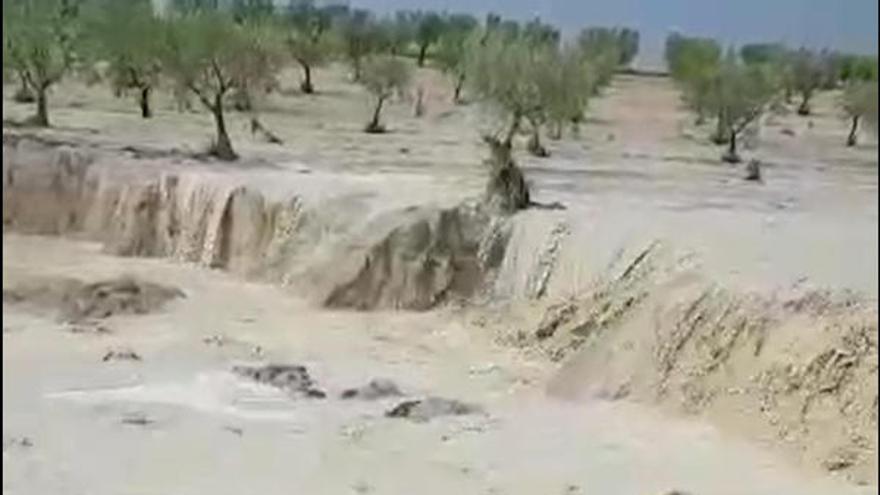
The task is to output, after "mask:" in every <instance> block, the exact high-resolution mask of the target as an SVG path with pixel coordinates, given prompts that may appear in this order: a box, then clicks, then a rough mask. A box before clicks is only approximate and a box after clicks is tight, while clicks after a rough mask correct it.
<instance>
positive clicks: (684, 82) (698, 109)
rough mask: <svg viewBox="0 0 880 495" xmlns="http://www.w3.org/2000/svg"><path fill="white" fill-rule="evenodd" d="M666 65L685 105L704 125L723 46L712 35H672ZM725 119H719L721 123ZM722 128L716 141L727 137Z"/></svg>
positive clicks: (666, 55) (718, 131)
mask: <svg viewBox="0 0 880 495" xmlns="http://www.w3.org/2000/svg"><path fill="white" fill-rule="evenodd" d="M665 57H666V65H667V67H668V69H669V72H670V74H671V75H672V78H673V79H675V81H676V82H677V83H678V85H679V87H680V88H681V89H682V98H683V99H684V102H685V104H687V105H688V107H689V108H690V109H691V110H693V112H694V113H695V114H696V116H697V122H696V123H697V125H702V124H703V123H704V122H705V120H706V117H707V116H708V113H709V106H710V101H709V100H710V97H711V92H712V87H713V81H714V80H715V77H716V75H717V72H718V67H719V64H720V61H721V47H720V46H719V45H718V43H717V42H716V41H715V40H713V39H709V38H693V37H685V36H681V35H679V34H672V35H670V36H669V37H668V38H667V39H666V53H665ZM721 122H722V121H721V120H719V123H721ZM726 135H727V133H726V132H724V130H723V129H719V130H717V131H716V136H715V137H716V138H717V140H726Z"/></svg>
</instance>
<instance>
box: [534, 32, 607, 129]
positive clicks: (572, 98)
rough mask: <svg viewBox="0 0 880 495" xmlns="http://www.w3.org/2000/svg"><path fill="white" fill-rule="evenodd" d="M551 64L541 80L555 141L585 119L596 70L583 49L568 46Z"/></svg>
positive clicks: (544, 102)
mask: <svg viewBox="0 0 880 495" xmlns="http://www.w3.org/2000/svg"><path fill="white" fill-rule="evenodd" d="M550 60H551V64H549V66H548V67H547V68H546V71H545V72H543V73H539V74H538V76H540V77H541V79H540V81H541V95H542V102H543V103H542V106H543V108H544V112H545V113H546V119H547V123H548V124H549V131H548V135H549V136H550V138H551V139H560V138H561V137H562V128H563V126H564V125H565V124H568V123H573V124H574V123H577V122H580V121H581V120H582V119H583V113H584V110H585V109H586V108H587V104H588V102H589V98H590V95H591V94H592V93H593V85H594V84H595V80H594V77H593V73H592V70H593V69H592V68H591V67H590V65H589V63H588V62H587V61H585V60H584V57H583V55H582V54H581V53H580V49H579V48H578V47H576V46H572V45H568V46H565V47H563V48H562V50H561V51H558V52H554V55H553V56H552V57H551V58H550Z"/></svg>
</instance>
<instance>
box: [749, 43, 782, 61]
mask: <svg viewBox="0 0 880 495" xmlns="http://www.w3.org/2000/svg"><path fill="white" fill-rule="evenodd" d="M739 55H740V58H741V59H742V61H743V62H744V63H746V64H748V65H765V64H780V63H784V61H785V59H786V57H787V56H788V49H787V48H786V47H785V45H783V44H782V43H751V44H747V45H743V46H742V47H741V48H740V50H739Z"/></svg>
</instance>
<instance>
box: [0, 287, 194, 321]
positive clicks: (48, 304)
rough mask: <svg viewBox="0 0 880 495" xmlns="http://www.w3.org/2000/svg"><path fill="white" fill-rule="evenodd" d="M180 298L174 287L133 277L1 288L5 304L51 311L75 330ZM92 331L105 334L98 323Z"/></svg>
mask: <svg viewBox="0 0 880 495" xmlns="http://www.w3.org/2000/svg"><path fill="white" fill-rule="evenodd" d="M183 297H184V294H183V292H181V291H180V290H178V289H176V288H172V287H167V286H164V285H160V284H156V283H153V282H147V281H142V280H138V279H136V278H133V277H120V278H117V279H111V280H101V281H98V282H83V281H81V280H77V279H72V278H61V279H50V280H32V281H29V282H26V283H23V284H20V285H16V286H14V287H11V288H9V289H3V302H4V303H11V304H25V305H28V306H31V307H33V308H35V309H37V310H49V311H54V312H55V313H56V314H57V319H58V320H59V321H61V322H65V323H70V324H75V325H72V327H71V331H72V332H74V333H78V332H83V331H86V328H85V325H88V323H89V322H90V321H91V320H100V319H105V318H110V317H111V316H114V315H125V314H132V315H143V314H147V313H151V312H154V311H158V310H160V309H161V308H162V307H163V306H165V304H167V303H168V302H170V301H172V300H174V299H180V298H183ZM76 324H79V325H76ZM91 326H95V325H91ZM105 330H106V329H105ZM94 331H96V332H97V333H106V332H103V331H101V327H100V326H95V328H94Z"/></svg>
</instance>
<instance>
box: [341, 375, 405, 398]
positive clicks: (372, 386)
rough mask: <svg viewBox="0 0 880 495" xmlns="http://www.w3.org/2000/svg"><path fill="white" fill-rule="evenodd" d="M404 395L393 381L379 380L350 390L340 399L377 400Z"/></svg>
mask: <svg viewBox="0 0 880 495" xmlns="http://www.w3.org/2000/svg"><path fill="white" fill-rule="evenodd" d="M401 395H403V392H401V391H400V388H398V386H397V384H396V383H394V382H393V381H392V380H388V379H385V378H377V379H374V380H370V382H369V383H367V384H366V385H364V386H362V387H357V388H349V389H345V390H343V391H342V393H341V394H339V398H340V399H356V400H377V399H385V398H387V397H399V396H401Z"/></svg>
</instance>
